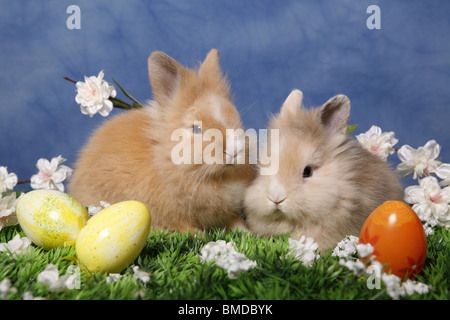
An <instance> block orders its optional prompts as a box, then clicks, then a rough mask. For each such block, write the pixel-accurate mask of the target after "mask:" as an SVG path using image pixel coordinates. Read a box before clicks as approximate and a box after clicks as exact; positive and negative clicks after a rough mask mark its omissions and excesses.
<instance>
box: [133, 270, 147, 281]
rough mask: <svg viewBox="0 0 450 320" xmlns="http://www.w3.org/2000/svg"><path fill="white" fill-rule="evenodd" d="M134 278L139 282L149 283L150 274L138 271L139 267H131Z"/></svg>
mask: <svg viewBox="0 0 450 320" xmlns="http://www.w3.org/2000/svg"><path fill="white" fill-rule="evenodd" d="M133 273H134V278H135V279H138V280H141V281H142V282H143V283H147V282H149V281H150V274H149V273H148V272H145V271H142V270H140V269H139V266H134V267H133Z"/></svg>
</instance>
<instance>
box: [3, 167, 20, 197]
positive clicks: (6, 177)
mask: <svg viewBox="0 0 450 320" xmlns="http://www.w3.org/2000/svg"><path fill="white" fill-rule="evenodd" d="M16 184H17V175H16V174H15V173H8V168H7V167H0V195H1V193H2V192H5V191H8V190H12V189H14V187H15V186H16Z"/></svg>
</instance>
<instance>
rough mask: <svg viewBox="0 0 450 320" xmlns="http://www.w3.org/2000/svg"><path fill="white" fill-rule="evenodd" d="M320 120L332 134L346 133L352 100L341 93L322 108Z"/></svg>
mask: <svg viewBox="0 0 450 320" xmlns="http://www.w3.org/2000/svg"><path fill="white" fill-rule="evenodd" d="M320 113H321V114H320V120H321V123H322V125H323V126H325V127H326V128H327V129H328V132H329V133H330V134H336V133H338V134H345V132H346V130H347V126H348V121H349V118H350V100H349V98H348V97H347V96H346V95H343V94H339V95H337V96H334V97H333V98H331V99H330V100H328V101H327V102H326V103H325V104H324V105H323V106H322V107H321V108H320Z"/></svg>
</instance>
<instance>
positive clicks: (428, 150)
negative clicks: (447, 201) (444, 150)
mask: <svg viewBox="0 0 450 320" xmlns="http://www.w3.org/2000/svg"><path fill="white" fill-rule="evenodd" d="M440 151H441V146H440V145H439V144H438V143H437V142H436V141H435V140H430V141H428V142H427V143H426V144H425V145H424V146H423V147H419V148H418V149H414V148H412V147H410V146H409V145H404V146H402V147H401V148H400V149H399V150H398V153H397V154H398V158H399V159H400V160H401V161H402V163H400V164H399V165H398V166H397V172H398V173H399V174H400V176H402V177H407V176H409V175H410V174H411V173H412V174H413V178H414V179H418V178H420V177H423V176H428V175H430V174H431V173H434V172H436V169H437V168H438V167H439V166H440V165H441V162H440V161H438V160H436V159H437V157H438V156H439V152H440Z"/></svg>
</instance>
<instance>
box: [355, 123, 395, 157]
mask: <svg viewBox="0 0 450 320" xmlns="http://www.w3.org/2000/svg"><path fill="white" fill-rule="evenodd" d="M356 139H357V140H358V141H359V143H361V144H362V145H363V146H364V147H365V148H366V149H367V150H369V151H370V152H372V153H373V154H376V155H377V156H379V157H380V158H381V159H383V160H386V159H387V157H388V156H389V155H390V154H393V153H394V152H395V149H394V145H395V144H396V143H397V142H398V140H397V139H396V138H395V137H394V132H392V131H391V132H382V131H381V128H380V127H377V126H372V127H371V128H370V129H369V130H368V131H367V132H365V133H361V134H359V135H357V136H356Z"/></svg>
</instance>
